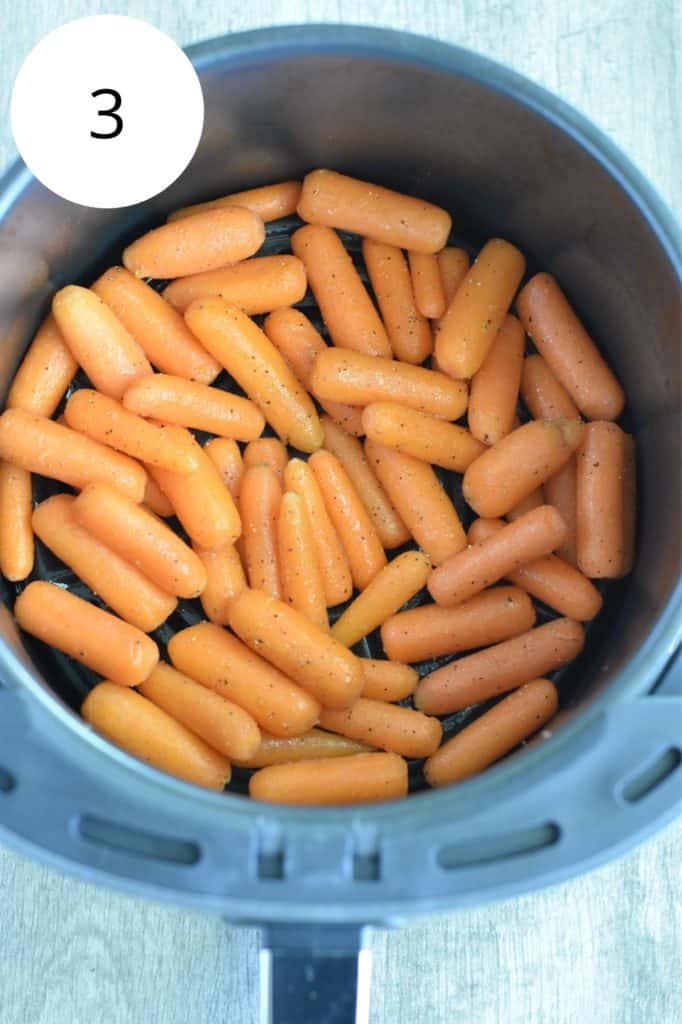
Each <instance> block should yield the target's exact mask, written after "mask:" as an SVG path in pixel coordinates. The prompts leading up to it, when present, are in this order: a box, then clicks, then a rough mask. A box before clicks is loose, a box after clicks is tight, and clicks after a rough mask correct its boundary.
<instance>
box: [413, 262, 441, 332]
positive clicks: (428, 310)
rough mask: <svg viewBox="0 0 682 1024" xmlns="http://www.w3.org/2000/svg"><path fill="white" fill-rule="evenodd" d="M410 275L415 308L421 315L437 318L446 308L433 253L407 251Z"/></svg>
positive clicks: (438, 270) (438, 269) (432, 318)
mask: <svg viewBox="0 0 682 1024" xmlns="http://www.w3.org/2000/svg"><path fill="white" fill-rule="evenodd" d="M408 258H409V261H410V276H411V278H412V290H413V292H414V301H415V303H416V305H417V309H418V310H419V312H420V313H421V314H422V316H426V317H429V318H430V319H431V320H437V319H438V318H439V317H441V316H442V315H443V313H444V312H445V310H446V309H447V305H448V304H447V302H446V299H445V291H444V290H443V279H442V278H441V276H440V267H439V266H438V257H437V256H436V254H435V253H426V252H409V253H408Z"/></svg>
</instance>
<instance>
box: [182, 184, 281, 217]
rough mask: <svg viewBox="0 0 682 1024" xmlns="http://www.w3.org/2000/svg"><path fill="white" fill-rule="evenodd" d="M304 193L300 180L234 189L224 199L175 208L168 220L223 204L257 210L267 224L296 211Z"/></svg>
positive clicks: (255, 211) (217, 208)
mask: <svg viewBox="0 0 682 1024" xmlns="http://www.w3.org/2000/svg"><path fill="white" fill-rule="evenodd" d="M300 196H301V182H300V181H280V182H277V184H276V185H260V186H259V187H258V188H248V189H246V190H245V191H244V192H231V193H230V195H227V196H221V197H220V199H210V200H209V201H208V202H206V203H195V204H194V205H193V206H183V207H181V209H179V210H174V211H173V213H171V214H170V216H169V218H168V220H169V221H172V220H180V219H181V218H183V217H193V216H194V215H195V214H196V213H203V212H204V211H205V210H220V209H222V207H223V206H243V207H244V209H246V210H251V212H252V213H257V214H258V216H259V217H260V218H261V220H262V221H265V223H267V222H268V221H271V220H279V218H280V217H289V216H291V214H292V213H296V206H297V204H298V200H299V199H300Z"/></svg>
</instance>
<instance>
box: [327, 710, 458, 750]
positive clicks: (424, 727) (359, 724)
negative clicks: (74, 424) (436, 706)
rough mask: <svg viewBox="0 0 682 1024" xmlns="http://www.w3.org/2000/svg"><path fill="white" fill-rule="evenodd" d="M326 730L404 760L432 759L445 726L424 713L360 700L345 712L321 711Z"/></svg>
mask: <svg viewBox="0 0 682 1024" xmlns="http://www.w3.org/2000/svg"><path fill="white" fill-rule="evenodd" d="M320 725H321V726H322V728H323V729H330V730H331V731H332V732H338V733H341V735H342V736H347V737H348V738H349V739H351V740H360V741H361V742H362V743H372V744H374V746H376V747H380V748H381V749H382V750H390V751H392V752H393V753H394V754H401V755H402V756H403V757H428V756H429V755H430V754H433V753H434V752H435V751H436V750H437V749H438V745H439V744H440V740H441V735H442V732H443V727H442V726H441V724H440V722H439V721H438V719H437V718H430V717H429V716H428V715H424V714H422V713H421V711H413V710H412V708H403V707H400V706H399V705H397V704H387V703H386V701H382V700H368V699H367V698H366V697H360V698H359V699H358V700H356V702H355V704H353V706H352V707H350V708H347V709H346V710H345V711H331V710H329V708H323V709H322V711H321V712H320Z"/></svg>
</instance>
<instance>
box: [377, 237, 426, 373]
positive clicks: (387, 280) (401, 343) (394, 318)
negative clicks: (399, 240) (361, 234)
mask: <svg viewBox="0 0 682 1024" xmlns="http://www.w3.org/2000/svg"><path fill="white" fill-rule="evenodd" d="M362 255H363V257H364V260H365V266H366V267H367V273H368V274H369V280H370V283H371V285H372V290H373V292H374V294H375V296H376V300H377V302H378V304H379V309H380V310H381V316H382V318H383V321H384V325H385V327H386V332H387V334H388V337H389V341H390V342H391V348H392V349H393V354H394V355H395V357H396V359H400V360H402V361H403V362H405V363H423V362H424V360H425V359H426V357H427V356H429V355H431V352H432V351H433V338H432V336H431V327H430V325H429V322H428V320H427V319H426V317H425V316H423V315H422V313H420V311H419V309H418V308H417V305H416V303H415V296H414V293H413V290H412V279H411V277H410V271H409V268H408V266H407V262H406V260H405V257H404V256H403V253H402V251H401V250H400V249H398V248H396V247H395V246H394V245H382V244H381V243H380V242H372V241H371V240H370V239H369V238H365V239H364V240H363V243H362ZM425 258H426V259H432V258H434V257H430V256H427V257H425Z"/></svg>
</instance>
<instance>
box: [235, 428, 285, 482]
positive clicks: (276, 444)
mask: <svg viewBox="0 0 682 1024" xmlns="http://www.w3.org/2000/svg"><path fill="white" fill-rule="evenodd" d="M288 461H289V455H288V452H287V450H286V448H285V447H284V445H283V444H282V442H281V441H278V440H277V438H276V437H259V438H258V439H257V440H256V441H250V442H249V444H247V446H246V448H245V449H244V469H249V468H250V467H251V466H269V467H270V469H271V470H272V471H273V473H274V474H275V476H276V477H277V479H278V480H279V482H280V483H281V484H283V483H284V470H285V469H286V468H287V462H288Z"/></svg>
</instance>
